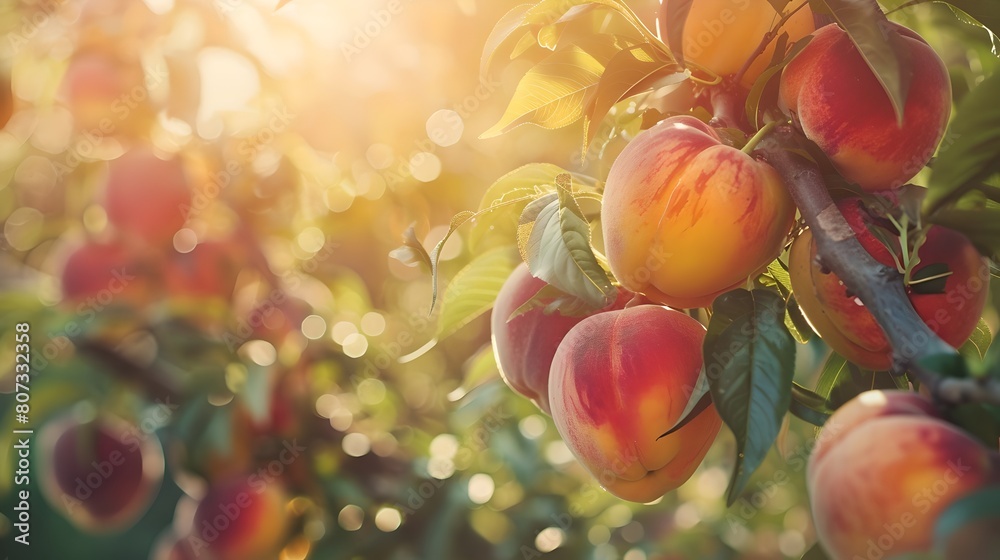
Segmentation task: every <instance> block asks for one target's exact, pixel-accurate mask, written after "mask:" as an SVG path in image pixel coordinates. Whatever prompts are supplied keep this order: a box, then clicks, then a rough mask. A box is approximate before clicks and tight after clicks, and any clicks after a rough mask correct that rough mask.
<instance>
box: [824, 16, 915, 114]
mask: <svg viewBox="0 0 1000 560" xmlns="http://www.w3.org/2000/svg"><path fill="white" fill-rule="evenodd" d="M822 1H823V2H825V3H826V5H827V6H828V7H829V8H830V11H831V12H832V13H833V17H834V19H836V20H837V23H839V24H840V26H841V27H842V28H843V29H844V30H845V31H847V34H848V36H850V38H851V41H853V42H854V44H855V46H857V47H858V51H859V52H860V53H861V56H862V58H864V60H865V62H866V63H867V64H868V67H869V68H871V70H872V72H873V73H874V74H875V77H876V78H877V79H878V81H879V83H880V84H882V88H883V89H884V90H885V93H886V94H887V95H888V96H889V102H890V103H891V104H892V109H893V111H895V113H896V121H897V122H899V123H902V122H903V107H905V106H906V96H907V93H908V92H909V89H910V80H911V79H912V77H913V70H912V68H911V66H910V65H911V61H910V51H909V49H908V48H907V47H906V43H905V42H904V39H903V38H902V36H900V34H899V32H898V31H896V30H895V29H893V28H892V27H891V26H890V25H889V22H888V20H887V19H886V17H885V14H883V13H882V10H881V9H879V7H878V4H876V3H875V2H872V1H870V0H822Z"/></svg>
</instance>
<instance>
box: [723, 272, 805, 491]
mask: <svg viewBox="0 0 1000 560" xmlns="http://www.w3.org/2000/svg"><path fill="white" fill-rule="evenodd" d="M712 309H713V315H712V320H711V322H709V325H708V334H707V335H706V337H705V346H704V350H703V354H704V356H705V369H706V370H707V371H708V382H709V386H710V389H711V393H712V401H713V402H714V403H715V407H716V410H718V411H719V416H721V417H722V420H723V421H724V422H725V423H726V425H727V426H728V427H729V429H730V430H732V432H733V434H734V435H735V436H736V447H737V457H736V465H735V467H734V471H733V477H732V479H731V480H730V484H729V490H728V494H727V502H728V503H729V504H730V505H732V504H733V503H734V502H735V501H736V499H737V498H738V497H739V495H740V493H741V492H742V491H743V489H744V488H745V487H746V485H747V483H748V482H749V480H750V476H751V475H752V474H753V472H754V471H755V470H757V467H759V466H760V464H761V463H762V462H763V461H764V458H765V457H766V456H767V452H768V450H769V449H770V448H771V445H772V444H773V443H774V440H775V438H776V437H777V435H778V430H779V429H780V428H781V422H782V419H783V418H784V416H785V413H786V412H787V411H788V409H789V405H790V403H791V386H792V376H793V374H794V371H795V340H794V339H792V335H791V334H789V333H788V330H787V329H786V328H785V324H784V320H783V319H784V314H785V305H784V300H783V299H782V297H781V295H780V294H778V293H776V292H772V291H769V290H754V291H752V292H748V291H746V290H734V291H732V292H728V293H725V294H723V295H721V296H719V297H718V298H716V300H715V302H714V303H713V304H712Z"/></svg>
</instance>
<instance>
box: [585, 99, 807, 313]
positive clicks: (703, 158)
mask: <svg viewBox="0 0 1000 560" xmlns="http://www.w3.org/2000/svg"><path fill="white" fill-rule="evenodd" d="M794 215H795V206H794V205H793V204H792V201H791V199H790V197H789V195H788V193H787V192H786V190H785V187H784V184H783V183H782V182H781V179H780V178H779V177H778V174H777V172H775V171H774V169H772V168H771V167H770V166H769V165H767V164H766V163H763V162H760V161H757V160H754V159H753V158H751V157H750V156H748V155H746V154H744V153H743V152H741V151H740V150H737V149H735V148H732V147H730V146H726V145H725V144H723V143H722V141H721V140H720V138H719V135H718V134H717V133H716V132H715V131H714V130H713V129H712V128H711V127H709V126H708V125H706V124H704V123H703V122H701V121H699V120H698V119H696V118H694V117H688V116H680V117H671V118H669V119H666V120H664V121H662V122H660V123H659V124H657V125H656V126H654V127H653V128H651V129H649V130H647V131H645V132H643V133H641V134H639V135H638V136H636V138H635V139H634V140H633V141H632V142H631V143H629V145H628V146H626V147H625V149H624V150H623V151H622V153H621V155H620V156H618V159H617V160H615V162H614V164H613V165H612V166H611V172H610V174H609V176H608V180H607V184H606V185H605V187H604V203H603V207H602V210H601V218H602V222H603V229H604V241H605V245H606V251H607V257H608V262H609V263H610V265H611V271H612V272H614V274H615V276H616V277H617V278H618V281H619V282H621V284H622V286H624V287H625V288H627V289H629V290H631V291H633V292H641V293H643V294H645V295H646V296H647V297H648V298H650V299H651V300H653V301H656V302H657V303H662V304H664V305H669V306H671V307H680V308H687V307H706V306H708V305H710V304H711V303H712V301H713V300H714V299H715V297H716V296H718V295H720V294H722V293H725V292H727V291H730V290H732V289H734V288H736V287H739V286H740V285H742V284H744V283H745V282H746V281H747V279H748V278H752V277H753V276H755V275H756V274H757V273H758V272H759V271H761V270H762V269H763V268H764V267H766V266H767V264H768V263H770V262H771V261H772V260H774V258H775V257H777V256H778V254H779V253H780V252H781V249H782V246H783V245H784V242H785V238H786V237H787V235H788V232H789V231H790V230H791V227H792V222H793V219H794Z"/></svg>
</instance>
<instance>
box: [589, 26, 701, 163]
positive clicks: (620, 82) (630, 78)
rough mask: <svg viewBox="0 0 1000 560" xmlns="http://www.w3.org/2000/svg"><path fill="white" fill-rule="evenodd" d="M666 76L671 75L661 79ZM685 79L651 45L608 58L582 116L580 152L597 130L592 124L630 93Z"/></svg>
mask: <svg viewBox="0 0 1000 560" xmlns="http://www.w3.org/2000/svg"><path fill="white" fill-rule="evenodd" d="M668 73H671V75H670V76H669V79H667V80H665V79H664V78H665V75H666V74H668ZM688 77H690V73H688V72H684V71H683V70H682V69H681V67H680V66H678V65H677V64H676V63H675V62H674V61H673V60H671V59H670V58H669V57H664V56H663V55H662V53H661V51H659V50H658V49H657V48H656V46H655V45H653V44H652V43H643V44H641V45H636V46H634V47H631V48H628V49H625V50H623V51H621V52H619V53H618V54H616V55H615V56H613V57H611V60H609V61H608V64H607V67H606V68H605V69H604V74H602V75H601V79H600V82H599V83H598V84H597V91H596V93H595V94H594V97H593V99H592V100H591V102H590V106H589V108H588V111H587V113H586V127H587V137H586V139H585V142H584V149H585V150H586V147H587V145H589V144H590V142H591V141H592V140H593V139H594V135H596V134H597V130H598V127H596V126H593V123H598V122H601V121H602V120H603V119H604V117H605V116H607V114H608V111H610V110H611V107H613V106H614V105H615V104H616V103H618V102H619V101H621V100H622V99H624V98H625V97H627V96H628V95H630V94H633V95H634V94H636V93H641V92H642V90H643V88H644V87H645V88H648V87H650V86H651V85H652V84H653V83H656V84H657V85H658V86H661V87H662V86H668V85H671V84H679V83H681V82H682V81H684V80H686V79H688Z"/></svg>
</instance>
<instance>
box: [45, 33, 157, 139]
mask: <svg viewBox="0 0 1000 560" xmlns="http://www.w3.org/2000/svg"><path fill="white" fill-rule="evenodd" d="M60 88H61V89H60V96H61V97H62V99H64V100H65V102H66V106H67V107H68V108H69V110H70V112H71V113H72V114H73V118H74V120H75V121H76V124H77V126H78V127H80V128H81V129H84V130H87V131H88V132H90V133H92V134H95V135H98V136H106V135H110V134H115V133H117V132H119V131H120V130H122V129H123V125H129V124H130V122H129V121H135V120H136V117H137V116H138V115H143V116H145V115H146V114H147V113H148V112H149V110H148V107H147V104H148V100H149V94H148V92H147V91H146V90H145V86H144V84H143V71H142V68H141V66H139V65H138V64H128V63H126V62H124V61H122V60H121V59H120V58H119V57H118V55H117V54H115V53H114V51H113V50H112V49H109V48H92V49H87V50H83V51H80V52H78V53H76V54H75V55H74V56H73V58H72V59H71V60H70V62H69V66H68V67H67V68H66V73H65V74H64V75H63V78H62V85H61V86H60Z"/></svg>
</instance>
